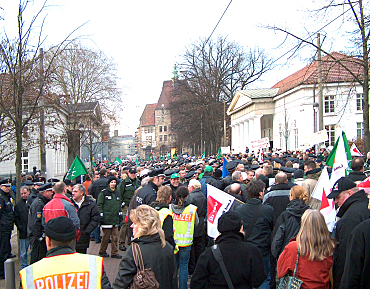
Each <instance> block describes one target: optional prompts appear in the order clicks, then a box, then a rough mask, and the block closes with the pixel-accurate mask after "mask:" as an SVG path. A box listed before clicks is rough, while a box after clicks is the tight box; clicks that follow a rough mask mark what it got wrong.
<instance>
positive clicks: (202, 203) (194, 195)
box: [186, 189, 207, 237]
mask: <svg viewBox="0 0 370 289" xmlns="http://www.w3.org/2000/svg"><path fill="white" fill-rule="evenodd" d="M186 201H187V202H188V203H189V204H192V205H194V206H197V207H198V209H197V214H198V218H199V224H198V226H196V227H195V228H194V237H199V236H203V235H205V234H206V231H205V219H206V215H207V199H206V197H205V196H204V195H203V193H202V191H201V189H195V190H193V191H192V192H191V193H190V194H189V195H188V197H187V198H186Z"/></svg>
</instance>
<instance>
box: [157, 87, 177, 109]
mask: <svg viewBox="0 0 370 289" xmlns="http://www.w3.org/2000/svg"><path fill="white" fill-rule="evenodd" d="M172 99H173V86H172V80H166V81H163V86H162V91H161V95H160V96H159V99H158V103H157V106H156V108H155V109H162V104H163V107H164V108H169V104H170V102H171V101H172Z"/></svg>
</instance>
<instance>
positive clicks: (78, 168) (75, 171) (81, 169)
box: [66, 156, 87, 180]
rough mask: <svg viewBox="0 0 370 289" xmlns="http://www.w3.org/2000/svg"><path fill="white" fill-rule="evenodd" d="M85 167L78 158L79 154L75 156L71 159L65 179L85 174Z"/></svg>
mask: <svg viewBox="0 0 370 289" xmlns="http://www.w3.org/2000/svg"><path fill="white" fill-rule="evenodd" d="M86 174H87V169H86V167H85V165H84V163H83V162H82V160H81V159H80V157H79V156H76V158H75V160H74V161H73V163H72V165H71V167H70V168H69V170H68V173H67V176H66V179H69V180H73V179H75V178H77V177H78V176H81V175H86Z"/></svg>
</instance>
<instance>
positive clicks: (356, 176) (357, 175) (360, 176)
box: [348, 172, 366, 182]
mask: <svg viewBox="0 0 370 289" xmlns="http://www.w3.org/2000/svg"><path fill="white" fill-rule="evenodd" d="M348 177H349V178H350V179H351V180H352V181H354V182H362V181H363V180H365V179H366V175H365V174H364V173H363V172H350V173H349V175H348Z"/></svg>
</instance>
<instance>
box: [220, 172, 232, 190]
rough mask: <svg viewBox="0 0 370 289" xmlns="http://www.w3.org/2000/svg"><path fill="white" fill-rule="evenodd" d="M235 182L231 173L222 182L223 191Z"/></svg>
mask: <svg viewBox="0 0 370 289" xmlns="http://www.w3.org/2000/svg"><path fill="white" fill-rule="evenodd" d="M232 181H233V179H232V173H229V174H228V175H227V176H226V177H224V178H223V179H222V180H221V188H220V189H221V190H224V189H225V188H226V187H227V186H228V185H230V184H231V182H232Z"/></svg>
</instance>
